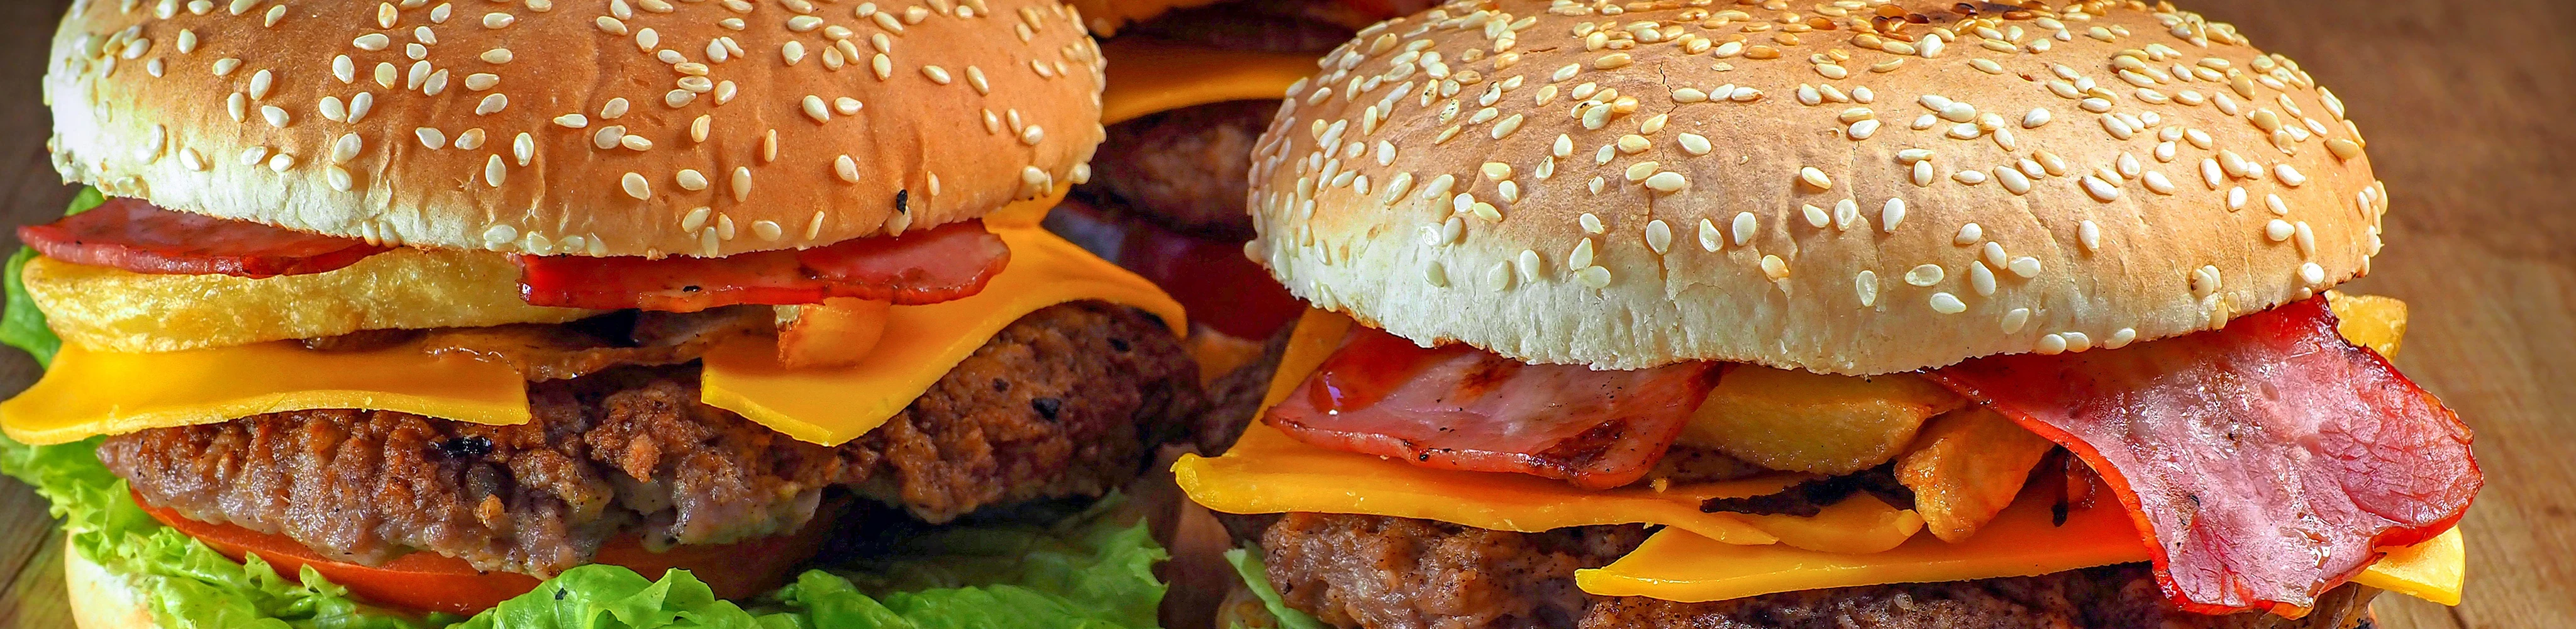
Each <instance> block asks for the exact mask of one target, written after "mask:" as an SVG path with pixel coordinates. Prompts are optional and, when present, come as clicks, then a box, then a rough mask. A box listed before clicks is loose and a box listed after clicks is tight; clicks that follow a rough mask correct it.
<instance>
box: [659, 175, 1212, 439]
mask: <svg viewBox="0 0 2576 629" xmlns="http://www.w3.org/2000/svg"><path fill="white" fill-rule="evenodd" d="M993 233H995V234H998V235H1000V236H1001V237H1002V241H1003V242H1004V243H1007V244H1009V245H1010V246H1011V263H1010V266H1008V267H1006V268H1004V269H1003V270H1002V273H1001V274H1000V275H997V276H994V278H993V281H992V283H991V284H987V285H985V287H984V291H983V292H980V293H976V294H975V296H973V297H968V298H965V299H959V300H956V301H949V302H944V303H937V304H930V305H926V306H895V307H893V308H890V309H888V310H887V313H886V327H885V338H884V340H882V341H879V342H878V344H877V347H876V350H875V351H873V352H871V353H869V354H868V357H867V359H866V360H865V361H863V362H861V363H859V364H857V365H853V366H850V367H843V368H830V369H788V368H786V367H784V366H781V365H779V364H778V349H777V345H776V343H775V342H773V341H771V340H769V339H745V340H742V341H736V342H733V343H729V344H726V345H724V346H722V347H718V348H716V349H715V350H714V351H711V352H709V353H708V354H707V355H706V361H705V364H706V369H705V372H704V377H703V380H702V381H701V384H700V387H699V399H700V401H703V402H706V403H707V405H709V406H714V407H716V408H721V409H725V410H729V411H733V412H736V413H741V414H742V416H743V417H746V418H750V419H751V420H752V421H755V422H759V423H760V424H761V425H764V426H768V427H770V428H771V429H773V430H777V431H778V432H781V433H785V434H786V435H787V436H790V437H794V438H796V439H798V440H802V441H808V442H812V443H818V444H823V445H839V444H841V443H844V442H848V441H849V440H851V439H856V438H858V437H859V435H863V434H867V432H868V431H870V430H875V429H876V428H877V426H880V425H883V424H884V423H885V421H886V419H888V418H891V417H893V416H894V414H895V413H896V412H899V411H902V410H903V409H904V407H906V406H910V405H912V401H913V399H914V398H918V397H921V394H922V392H924V391H928V390H930V385H932V384H934V383H937V382H938V381H939V379H940V378H941V377H942V376H946V375H947V374H948V371H949V370H950V369H954V368H956V367H957V364H958V363H960V362H964V361H965V360H966V357H967V355H969V354H973V353H975V349H976V348H979V347H983V346H984V342H985V341H988V340H991V339H992V338H993V335H994V334H996V333H999V332H1001V331H1002V328H1004V327H1008V326H1009V325H1010V324H1011V323H1012V322H1014V321H1018V320H1019V319H1020V317H1022V316H1026V315H1028V314H1029V313H1031V312H1036V311H1038V310H1039V309H1042V308H1046V307H1048V306H1053V305H1056V304H1061V303H1066V302H1071V301H1080V300H1100V301H1107V302H1111V303H1117V304H1124V305H1129V306H1135V307H1137V308H1143V309H1145V311H1147V312H1151V313H1154V314H1155V315H1157V316H1161V317H1162V318H1163V320H1164V321H1165V322H1167V323H1169V324H1170V325H1171V328H1172V329H1173V330H1188V329H1189V325H1188V322H1187V321H1185V320H1184V319H1183V318H1182V316H1183V315H1182V312H1181V305H1180V303H1179V302H1175V301H1172V298H1171V297H1170V296H1167V295H1164V294H1163V291H1162V289H1159V288H1156V287H1155V286H1154V284H1153V283H1152V282H1149V281H1146V280H1145V278H1142V277H1138V276H1137V275H1136V274H1134V273H1130V272H1128V271H1127V270H1126V269H1121V268H1118V266H1117V265H1115V264H1110V263H1108V262H1106V261H1103V260H1101V259H1100V258H1098V257H1095V256H1093V255H1091V254H1090V253H1089V252H1086V251H1083V250H1082V248H1081V247H1077V246H1074V244H1073V243H1070V242H1066V241H1065V240H1064V239H1063V238H1058V237H1056V236H1055V234H1051V233H1048V232H1046V231H1045V230H1042V229H1037V228H1034V227H1003V226H995V227H994V229H993Z"/></svg>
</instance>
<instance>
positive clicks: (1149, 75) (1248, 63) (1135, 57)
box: [1100, 37, 1318, 125]
mask: <svg viewBox="0 0 2576 629" xmlns="http://www.w3.org/2000/svg"><path fill="white" fill-rule="evenodd" d="M1100 52H1101V54H1102V55H1105V56H1107V57H1108V58H1109V83H1108V84H1107V85H1105V86H1103V87H1102V90H1101V94H1100V124H1105V125H1106V124H1118V123H1121V122H1126V121H1129V120H1134V119H1136V118H1138V117H1142V116H1145V115H1147V114H1152V113H1156V112H1163V111H1171V110H1174V109H1180V108H1183V107H1192V106H1197V105H1207V104H1213V103H1222V102H1226V101H1235V100H1279V99H1280V98H1281V97H1283V96H1285V95H1286V94H1287V93H1288V86H1289V85H1290V84H1293V83H1296V82H1297V81H1298V80H1300V79H1304V78H1307V77H1310V76H1314V74H1315V70H1316V68H1315V59H1316V58H1317V57H1318V55H1305V54H1285V53H1275V52H1258V51H1250V50H1220V49H1216V48H1206V47H1201V46H1192V45H1188V44H1181V43H1175V42H1169V41H1163V40H1155V39H1146V38H1137V37H1131V38H1125V39H1118V40H1112V41H1110V42H1109V43H1106V44H1101V45H1100Z"/></svg>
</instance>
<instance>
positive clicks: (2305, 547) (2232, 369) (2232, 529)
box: [1929, 297, 2484, 614]
mask: <svg viewBox="0 0 2576 629" xmlns="http://www.w3.org/2000/svg"><path fill="white" fill-rule="evenodd" d="M1929 375H1930V376H1931V377H1932V379H1933V380H1934V381H1936V382H1940V383H1942V384H1944V385H1946V386H1949V387H1950V388H1952V389H1954V390H1956V391H1958V392H1959V393H1960V394H1962V395H1966V396H1969V397H1971V398H1975V399H1977V400H1980V401H1983V402H1985V403H1988V404H1991V405H1993V407H1994V408H1995V410H1997V411H2000V412H2002V413H2003V414H2005V415H2006V416H2009V417H2012V418H2013V419H2014V420H2016V421H2018V422H2019V423H2021V424H2022V425H2023V426H2025V427H2028V428H2030V429H2031V430H2032V431H2034V432H2037V433H2039V434H2040V435H2042V436H2045V437H2048V438H2049V439H2050V440H2052V441H2055V442H2057V443H2058V444H2060V445H2063V446H2066V448H2067V449H2068V450H2069V451H2072V452H2074V453H2075V454H2076V455H2078V456H2080V457H2082V458H2083V459H2084V461H2085V462H2086V463H2088V464H2090V465H2091V466H2092V468H2093V470H2094V471H2095V472H2097V473H2100V474H2101V475H2102V476H2103V478H2104V480H2105V481H2107V482H2106V483H2105V484H2106V485H2108V486H2109V487H2110V488H2111V489H2112V491H2113V493H2115V494H2117V495H2118V496H2119V498H2120V501H2121V502H2122V503H2125V504H2127V505H2128V507H2129V510H2130V512H2131V513H2132V515H2133V516H2134V517H2136V518H2137V520H2138V524H2139V530H2141V531H2147V532H2149V533H2148V535H2149V537H2150V539H2149V541H2150V545H2152V546H2154V547H2155V548H2156V551H2155V568H2156V580H2157V582H2158V583H2159V584H2160V585H2162V586H2163V588H2164V591H2165V595H2166V597H2168V598H2171V599H2174V601H2175V602H2176V603H2177V604H2179V605H2181V606H2182V608H2183V609H2185V610H2188V611H2193V612H2197V613H2203V614H2220V613H2229V612H2237V611H2244V610H2253V609H2273V608H2279V607H2291V608H2306V607H2311V606H2313V605H2315V603H2316V597H2317V595H2318V594H2319V593H2322V592H2324V591H2326V590H2327V589H2330V588H2332V587H2334V586H2335V585H2337V584H2339V583H2342V582H2343V581H2345V580H2347V579H2349V578H2350V577H2351V576H2352V575H2354V574H2356V573H2358V572H2360V571H2361V570H2362V569H2363V568H2366V567H2368V566H2369V565H2370V563H2371V562H2372V561H2374V560H2376V559H2377V558H2378V557H2379V555H2380V553H2379V552H2378V550H2377V549H2381V548H2388V547H2393V546H2404V545H2408V544H2414V543H2416V542H2420V541H2423V540H2425V539H2428V538H2431V537H2432V536H2434V535H2436V534H2439V533H2441V532H2442V531H2444V530H2448V529H2449V528H2450V527H2451V526H2452V525H2453V524H2454V523H2456V522H2458V521H2459V519H2460V515H2461V514H2462V513H2464V512H2466V511H2467V509H2468V506H2469V501H2470V499H2471V498H2472V497H2474V496H2475V495H2476V494H2477V491H2478V488H2479V487H2480V486H2481V485H2483V484H2484V477H2483V476H2482V474H2481V473H2480V472H2479V470H2478V464H2477V461H2476V459H2474V458H2472V457H2471V454H2470V452H2469V441H2470V435H2469V429H2468V427H2467V426H2465V425H2462V424H2461V423H2460V421H2459V418H2458V416H2456V415H2454V414H2452V412H2451V410H2450V409H2448V408H2444V407H2443V406H2442V404H2441V402H2440V401H2439V400H2436V399H2434V398H2433V396H2432V395H2431V394H2429V393H2426V392H2424V390H2423V389H2420V388H2417V387H2416V386H2415V384H2414V383H2412V382H2409V381H2407V380H2406V377H2405V376H2402V375H2399V374H2398V373H2397V370H2396V369H2395V368H2392V367H2390V366H2389V364H2388V361H2386V360H2385V359H2382V358H2381V357H2380V356H2379V354H2378V353H2376V352H2372V351H2370V350H2368V349H2364V348H2360V347H2354V346H2353V345H2352V344H2350V343H2348V342H2346V341H2344V339H2343V337H2342V336H2340V335H2338V334H2336V333H2335V318H2334V314H2333V312H2332V311H2330V310H2328V309H2327V307H2326V303H2325V299H2324V298H2322V297H2320V298H2316V299H2311V300H2308V301H2305V302H2300V303H2295V304H2290V305H2286V306H2282V307H2280V308H2276V309H2273V310H2271V311H2268V312H2262V313H2256V314H2253V315H2248V316H2245V317H2241V318H2238V319H2237V320H2236V321H2235V322H2233V323H2230V324H2228V326H2227V327H2226V328H2225V329H2223V330H2219V331H2214V332H2203V333H2199V334H2193V335H2189V336H2182V337H2176V338H2171V339H2165V340H2160V341H2156V342H2152V343H2142V344H2139V345H2136V346H2133V347H2129V348H2124V349H2117V350H2102V351H2094V352H2086V353H2081V354H2068V355H2058V356H2039V355H2020V356H1998V357H1990V358H1983V359H1978V360H1972V361H1968V362H1966V363H1962V364H1959V365H1957V366H1953V367H1947V368H1943V369H1939V370H1935V371H1933V372H1931V373H1930V374H1929Z"/></svg>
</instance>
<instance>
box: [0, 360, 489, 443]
mask: <svg viewBox="0 0 2576 629" xmlns="http://www.w3.org/2000/svg"><path fill="white" fill-rule="evenodd" d="M316 408H356V409H368V410H384V411H401V412H405V413H413V414H418V415H424V416H429V417H437V418H442V419H453V420H457V421H463V422H473V423H477V424H524V423H527V422H528V392H527V382H526V380H525V379H523V378H521V377H519V372H518V371H517V370H514V369H511V368H510V367H509V366H508V365H504V364H500V363H490V362H483V361H479V360H474V359H472V358H466V357H462V356H453V355H451V356H444V357H442V356H433V355H430V354H429V353H427V352H423V351H421V350H420V349H418V348H416V347H411V346H396V347H389V348H385V349H379V350H372V351H364V352H316V351H310V350H306V349H304V348H303V347H301V346H298V345H296V344H295V343H294V342H292V341H280V342H271V343H258V344H252V345H241V346H235V347H223V348H215V349H195V350H184V351H177V352H161V353H149V354H144V353H121V352H101V351H93V350H89V349H83V348H82V347H80V346H79V345H77V344H71V343H66V344H64V345H63V349H62V353H60V354H57V355H55V356H54V364H53V366H52V367H51V368H49V369H47V370H46V371H45V376H44V378H43V379H41V380H37V381H36V386H34V387H30V388H28V389H27V391H26V392H25V393H20V394H18V397H15V398H10V399H9V401H7V402H0V429H5V430H6V432H7V433H8V435H9V438H11V439H16V440H18V441H20V442H24V443H30V444H36V445H47V444H56V443H65V442H71V441H79V440H81V439H86V438H89V437H91V436H93V435H113V434H123V433H129V432H134V431H138V430H144V429H148V428H168V427H173V426H188V425H195V424H206V423H214V422H222V421H231V420H233V419H237V418H241V417H247V416H251V415H258V414H261V413H277V412H285V411H294V410H305V409H316Z"/></svg>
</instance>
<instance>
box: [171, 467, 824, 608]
mask: <svg viewBox="0 0 2576 629" xmlns="http://www.w3.org/2000/svg"><path fill="white" fill-rule="evenodd" d="M135 503H136V504H142V505H143V510H144V511H145V512H147V513H150V514H152V519H155V520H160V521H161V523H162V524H166V525H169V526H170V528H174V529H178V530H179V532H181V533H186V534H188V536H189V537H194V538H197V540H198V541H201V542H205V543H206V545H207V546H210V547H213V548H214V549H215V551H216V552H220V553H223V554H224V556H226V557H231V558H233V559H234V560H236V561H238V560H240V559H241V558H242V556H243V555H244V554H247V553H259V557H260V558H261V559H265V560H267V561H268V563H269V565H271V566H275V567H276V568H277V573H278V574H281V575H286V576H287V578H289V579H292V578H295V577H294V575H295V574H296V573H298V572H301V571H302V570H303V568H304V567H305V566H312V567H313V569H314V571H316V572H320V573H321V574H322V576H323V577H325V578H328V579H330V580H331V582H332V583H336V584H339V585H340V586H341V587H346V588H349V593H350V594H353V595H356V596H357V597H358V598H359V599H362V600H365V601H367V602H369V603H373V604H376V605H383V606H387V607H394V608H400V609H404V610H410V611H419V612H447V613H452V614H461V615H469V616H470V615H473V614H475V613H477V612H481V611H483V610H486V609H491V608H492V607H493V606H495V605H499V604H501V601H505V600H509V599H511V598H513V597H516V596H518V595H521V594H526V593H528V591H529V590H533V589H536V587H537V584H538V582H539V581H538V579H537V578H536V577H532V576H528V575H524V574H519V573H515V572H483V571H479V570H475V569H474V566H472V565H470V564H467V563H465V560H463V559H457V558H454V557H448V556H445V555H440V554H437V553H411V554H407V555H403V556H401V557H396V558H394V560H393V561H388V562H385V564H384V565H381V566H365V565H359V564H353V563H347V562H342V561H336V560H332V559H328V558H324V557H323V556H322V555H321V554H320V553H316V552H314V551H313V549H311V548H308V547H306V546H305V545H304V544H303V543H301V542H297V541H295V540H294V539H291V538H288V537H287V536H284V535H277V534H272V533H261V532H258V531H253V530H250V529H246V528H242V527H239V526H234V525H230V524H216V523H212V522H201V521H197V520H191V519H188V518H187V517H185V516H181V515H179V512H178V511H176V510H172V509H166V508H162V507H156V506H153V505H150V504H146V503H144V502H143V500H142V497H141V496H137V497H135ZM838 511H839V509H836V508H833V507H832V506H830V505H827V506H826V507H825V508H824V510H823V511H822V512H821V514H818V515H816V516H815V517H814V520H813V521H812V522H808V523H806V525H805V528H803V529H801V530H798V531H796V532H795V533H791V534H787V535H774V536H770V537H763V538H759V539H754V540H749V541H743V542H737V543H733V544H723V545H713V546H676V547H673V548H671V549H670V550H668V551H665V552H659V553H657V552H653V551H649V550H645V549H644V545H643V542H642V538H640V537H638V536H634V535H621V536H617V537H613V538H610V539H609V540H608V542H607V543H605V544H602V545H601V546H600V548H599V554H598V556H597V557H596V558H595V559H596V561H597V562H598V563H603V564H614V565H620V566H625V567H628V568H632V569H634V570H635V572H636V573H638V574H642V575H644V576H646V577H648V578H653V577H660V576H661V575H662V573H663V572H665V571H668V570H672V569H680V570H687V571H689V572H690V574H692V575H695V576H696V577H697V578H698V580H700V581H704V582H706V584H707V585H708V586H709V587H711V588H714V589H715V594H716V597H718V598H726V599H743V598H750V597H753V596H758V595H760V594H761V593H764V592H768V591H770V590H774V589H778V587H779V586H781V585H785V584H786V583H787V579H788V578H789V577H791V576H793V575H794V574H795V570H796V568H797V567H798V566H799V565H800V564H803V563H804V562H805V560H806V559H808V558H811V557H813V556H814V554H815V553H817V552H820V551H821V550H822V548H823V542H824V541H825V539H826V538H827V537H828V536H829V533H830V531H831V530H832V527H831V526H830V525H829V522H830V521H831V520H833V519H834V518H832V517H827V516H828V515H830V514H833V513H836V512H838Z"/></svg>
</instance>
